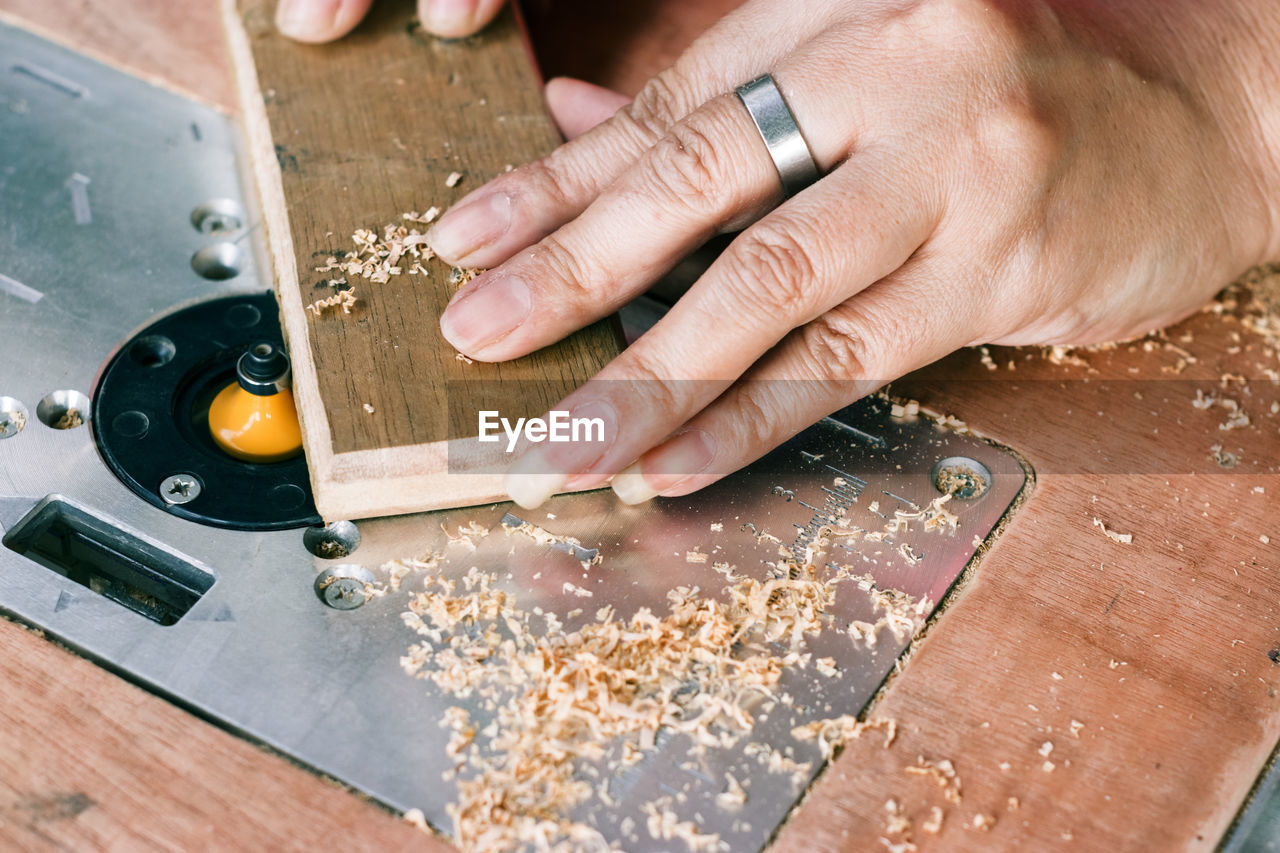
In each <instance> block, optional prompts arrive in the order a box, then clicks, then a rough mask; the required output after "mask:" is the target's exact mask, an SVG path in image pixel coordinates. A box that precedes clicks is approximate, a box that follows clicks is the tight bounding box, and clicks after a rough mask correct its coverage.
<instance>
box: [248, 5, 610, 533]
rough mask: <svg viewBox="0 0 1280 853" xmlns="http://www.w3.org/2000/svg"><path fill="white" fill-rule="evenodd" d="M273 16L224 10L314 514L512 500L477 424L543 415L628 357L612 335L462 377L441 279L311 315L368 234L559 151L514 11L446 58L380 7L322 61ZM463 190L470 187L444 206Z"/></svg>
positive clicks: (404, 20)
mask: <svg viewBox="0 0 1280 853" xmlns="http://www.w3.org/2000/svg"><path fill="white" fill-rule="evenodd" d="M274 7H275V3H274V2H267V0H243V2H239V3H236V2H234V0H226V8H227V10H228V30H229V35H230V42H231V47H232V58H233V62H234V63H235V65H236V67H237V75H238V83H239V87H240V93H241V98H242V103H243V105H244V110H243V115H244V123H245V126H246V129H247V131H248V135H249V139H250V148H251V157H252V160H253V164H254V171H255V175H256V177H257V183H258V187H259V190H260V192H261V196H262V202H263V220H264V222H265V224H266V229H267V239H268V243H269V245H270V250H271V256H272V265H273V268H274V274H275V281H276V289H277V294H278V296H279V300H280V306H281V313H282V316H283V320H284V328H285V335H286V337H287V339H288V341H289V345H290V353H291V355H292V356H293V371H294V394H295V397H296V398H297V401H298V409H299V415H300V418H301V421H302V427H303V438H304V445H305V448H306V451H307V459H308V463H309V466H310V469H311V477H312V484H313V487H314V491H315V499H316V506H317V508H318V509H319V510H320V513H321V515H323V516H324V517H325V518H326V519H330V520H332V519H338V518H364V517H368V516H373V515H387V514H395V513H403V512H409V511H414V510H422V509H435V508H441V507H448V506H465V505H469V504H477V503H483V502H486V501H490V500H494V499H498V498H501V497H503V496H504V493H503V491H502V488H501V471H502V469H503V468H504V467H505V464H506V463H507V462H508V461H509V459H508V458H505V454H504V453H503V452H502V450H501V449H500V448H497V446H496V445H483V446H481V445H478V444H475V443H474V442H469V441H467V440H466V439H467V438H468V437H472V436H475V435H476V432H477V417H478V412H479V411H480V410H481V409H495V410H498V411H500V412H502V413H503V414H504V415H506V416H509V417H512V418H514V417H517V416H536V415H540V414H542V413H543V412H545V411H547V410H548V409H550V408H551V407H552V406H554V405H555V404H556V403H557V402H558V401H559V400H560V399H561V398H562V397H563V396H564V395H565V394H567V393H568V392H569V391H571V390H573V388H575V387H577V386H578V385H580V384H581V383H583V382H585V381H586V380H587V379H589V378H590V377H591V376H593V375H594V374H595V373H596V372H597V371H598V370H599V369H600V368H601V367H603V366H604V365H605V364H606V363H607V362H608V361H609V359H610V358H612V356H614V355H615V354H616V353H617V352H618V351H619V342H618V339H617V336H616V333H615V329H614V327H613V326H612V325H611V324H610V323H608V322H601V323H597V324H595V325H593V326H592V327H590V328H588V329H586V330H583V331H582V332H580V333H578V334H576V335H574V336H573V337H571V338H569V339H568V340H566V341H563V342H561V343H559V344H556V345H553V346H551V347H547V348H546V349H543V350H541V351H539V352H536V353H533V354H532V355H529V356H526V357H524V358H521V359H517V360H515V361H511V362H506V363H503V364H482V363H479V362H476V363H474V364H468V363H464V362H462V361H460V360H458V359H457V358H456V353H455V351H454V350H453V348H452V347H450V346H449V345H448V343H447V342H446V341H445V340H444V338H443V337H442V336H441V334H440V331H439V326H438V320H439V316H440V314H441V312H442V311H443V309H444V307H445V304H446V303H447V302H448V300H449V297H450V296H451V295H452V294H453V292H454V291H455V290H456V285H454V284H451V283H450V281H449V273H450V269H449V267H448V266H446V265H444V264H442V263H440V262H438V261H436V262H429V263H428V264H427V267H428V268H429V269H430V271H431V272H430V274H429V275H410V274H404V275H399V276H394V277H392V278H391V279H390V280H389V281H388V282H386V283H383V284H371V283H369V282H367V281H365V280H364V279H362V278H357V277H352V276H341V275H339V276H337V277H338V278H346V279H348V283H349V284H353V285H354V286H355V292H356V296H357V299H358V302H357V304H356V306H355V308H354V310H353V311H352V312H351V313H350V314H343V313H342V312H341V311H331V312H328V313H326V314H324V315H322V316H319V317H316V316H314V315H313V314H311V313H309V312H307V311H306V310H305V306H306V305H308V304H310V303H312V302H314V301H315V300H317V299H319V298H322V297H326V296H328V295H330V294H331V293H333V290H332V289H331V288H330V287H329V286H328V285H327V284H326V282H327V281H328V280H330V279H333V278H335V274H334V273H332V272H317V271H316V267H317V266H322V265H324V264H325V260H326V258H327V257H330V256H335V255H336V256H339V257H340V256H341V254H342V252H344V251H346V250H349V249H351V248H352V244H351V240H350V235H352V234H353V233H354V232H355V231H356V230H357V229H360V228H370V229H373V230H375V231H377V232H379V233H381V231H382V229H383V226H384V225H386V224H392V223H393V224H396V225H402V224H405V223H404V222H403V221H402V220H401V218H400V217H401V214H402V213H404V212H408V211H425V210H427V209H428V208H429V207H431V206H439V207H440V208H442V209H443V208H447V207H448V206H449V204H450V203H452V202H453V201H454V200H456V199H457V198H459V197H460V196H461V195H463V194H464V193H465V192H466V191H467V190H468V189H470V188H474V187H476V186H479V185H480V184H481V183H483V182H484V181H485V180H487V179H488V178H491V177H493V176H494V175H497V174H499V173H501V172H502V171H503V170H504V169H506V168H510V167H511V166H512V165H518V164H521V163H524V162H526V161H528V160H530V159H533V158H535V157H538V156H541V155H543V154H545V153H547V152H548V151H550V150H551V149H552V148H553V147H554V146H555V144H556V143H557V142H558V136H557V133H556V131H555V128H554V126H553V125H552V123H551V120H550V118H549V116H548V115H547V114H546V111H545V109H544V106H543V103H542V96H541V90H540V87H539V83H538V79H537V76H536V74H535V72H534V71H533V68H532V66H531V63H530V57H529V53H528V49H527V46H526V44H525V42H524V39H523V36H522V33H521V30H520V27H519V25H518V22H517V20H516V18H515V16H514V15H513V14H512V13H511V12H510V11H507V12H505V13H504V14H503V15H502V16H501V17H500V18H499V20H498V21H497V22H495V24H494V25H493V26H492V27H490V28H489V29H487V30H486V31H485V33H484V34H483V35H481V36H477V37H475V38H472V39H467V40H465V41H463V42H442V41H439V40H437V39H435V38H432V37H431V36H429V35H426V34H425V33H423V32H422V31H421V29H420V28H419V27H418V25H417V23H416V21H415V20H414V19H413V16H412V9H411V8H410V5H409V4H403V3H378V4H376V5H375V8H374V10H373V13H372V14H371V17H370V18H369V19H367V20H366V22H365V23H364V24H362V25H361V26H360V27H358V28H357V29H356V31H355V32H354V33H352V34H351V35H350V36H348V37H346V38H344V39H342V40H341V41H339V42H338V43H336V44H333V45H326V46H320V47H318V46H313V45H303V44H298V43H295V42H292V41H290V40H288V39H286V38H284V37H283V36H281V35H279V34H278V33H277V32H276V31H275V29H274V27H273V26H272V19H273V14H274ZM454 172H459V173H461V174H462V175H463V178H462V180H461V182H460V183H459V184H458V185H457V186H455V187H449V186H447V185H446V180H447V178H448V176H449V175H450V174H451V173H454ZM401 266H402V268H404V269H405V271H406V273H407V272H408V269H409V264H402V265H401ZM370 408H371V409H372V411H369V409H370ZM450 441H453V442H454V444H453V445H452V449H450V447H449V446H448V442H450ZM489 448H495V449H494V450H493V452H492V453H487V451H488V450H489ZM480 449H483V450H484V451H486V454H485V455H483V456H481V457H480V458H478V459H475V460H473V461H471V462H470V463H467V466H464V465H463V464H462V462H461V458H460V456H459V455H458V454H461V453H467V454H472V453H476V452H478V450H480ZM451 453H452V454H453V455H452V456H451V455H450V454H451ZM468 466H470V467H468ZM464 467H466V468H467V470H475V471H478V472H479V473H467V474H459V473H458V471H459V470H461V469H462V468H464Z"/></svg>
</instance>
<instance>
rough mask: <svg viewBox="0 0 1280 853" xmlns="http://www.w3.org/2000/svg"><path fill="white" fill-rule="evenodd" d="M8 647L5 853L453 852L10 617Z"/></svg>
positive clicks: (1, 671) (2, 780)
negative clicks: (55, 852)
mask: <svg viewBox="0 0 1280 853" xmlns="http://www.w3.org/2000/svg"><path fill="white" fill-rule="evenodd" d="M0 649H3V651H4V653H3V654H0V684H3V685H4V689H3V690H0V849H4V850H23V851H42V850H121V851H123V850H129V851H142V850H330V849H337V848H341V849H343V850H366V851H371V853H372V851H393V850H404V851H408V850H415V851H425V852H426V853H431V851H446V850H452V849H453V848H452V847H450V846H449V845H447V844H445V843H444V842H442V841H438V840H436V839H434V838H432V837H429V836H427V835H424V834H423V833H422V832H420V831H419V830H417V829H415V828H413V827H411V826H409V825H408V824H406V823H404V822H402V821H399V820H396V819H395V818H393V817H391V816H390V815H388V814H387V813H386V812H384V811H381V810H380V809H378V808H377V807H375V806H373V805H371V804H369V803H368V802H367V801H365V800H362V799H361V798H359V797H356V796H353V795H351V794H350V793H348V792H347V791H346V790H344V789H342V788H340V787H338V786H337V785H334V784H332V783H330V782H326V781H324V780H322V779H320V778H318V777H316V776H314V775H312V774H311V773H309V772H308V771H306V770H304V769H302V768H300V767H296V766H294V765H292V764H290V763H288V762H286V761H285V760H283V759H281V758H279V757H277V756H275V755H271V754H269V753H267V752H264V751H262V750H260V749H258V748H257V747H255V746H253V745H252V744H249V743H247V742H245V741H243V740H241V739H240V738H238V737H235V736H234V735H231V734H228V733H227V732H224V731H222V730H220V729H217V728H215V727H214V726H211V725H209V724H208V723H204V722H201V721H200V720H198V719H196V718H195V717H193V716H191V715H190V714H188V713H186V712H185V711H183V710H181V709H179V708H177V707H175V706H173V705H170V704H169V703H168V702H165V701H163V700H161V699H158V698H156V697H155V696H152V695H151V694H149V693H146V692H144V691H142V690H140V689H138V688H137V687H134V686H133V685H131V684H128V683H126V682H125V681H123V680H121V679H119V678H116V677H115V676H114V675H112V674H111V673H109V672H107V671H106V670H104V669H101V668H100V667H98V666H96V665H95V664H93V663H92V662H90V661H88V660H85V659H83V658H80V657H77V656H76V655H74V654H71V653H70V652H67V651H64V650H63V649H61V648H58V647H57V646H55V645H53V644H52V643H49V642H47V641H45V640H44V639H42V638H41V637H40V636H39V635H37V634H33V633H31V632H30V631H28V630H26V629H25V628H21V627H19V626H18V625H15V624H14V623H12V622H9V621H6V620H4V619H0Z"/></svg>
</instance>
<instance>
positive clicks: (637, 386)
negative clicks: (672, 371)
mask: <svg viewBox="0 0 1280 853" xmlns="http://www.w3.org/2000/svg"><path fill="white" fill-rule="evenodd" d="M625 381H626V382H627V383H628V386H629V387H628V388H627V392H628V395H629V396H635V397H636V398H638V399H639V400H642V401H644V402H643V405H644V407H645V408H647V409H649V410H650V411H655V412H679V411H682V410H683V409H684V407H685V399H684V398H685V396H687V395H686V394H685V393H682V391H681V389H682V388H683V387H684V386H686V385H687V384H688V383H686V382H678V381H672V380H671V378H670V377H669V376H668V375H665V374H664V372H663V371H662V370H661V369H660V368H659V366H658V365H657V364H654V363H653V362H652V361H651V360H649V359H647V358H643V357H641V358H637V359H635V360H634V361H632V363H631V364H630V365H628V367H627V377H626V380H625Z"/></svg>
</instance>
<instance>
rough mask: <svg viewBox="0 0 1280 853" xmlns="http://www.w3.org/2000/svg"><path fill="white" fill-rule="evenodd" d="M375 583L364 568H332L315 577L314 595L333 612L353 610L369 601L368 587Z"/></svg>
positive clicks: (350, 566)
mask: <svg viewBox="0 0 1280 853" xmlns="http://www.w3.org/2000/svg"><path fill="white" fill-rule="evenodd" d="M375 581H376V578H374V576H373V574H372V573H371V572H370V571H369V570H368V569H366V568H365V567H364V566H355V565H350V564H344V565H341V566H333V567H332V568H328V569H325V570H324V571H323V572H321V573H320V574H319V575H317V576H316V584H315V587H316V595H318V596H320V600H321V601H323V602H324V603H325V604H327V605H329V606H330V607H332V608H333V609H334V610H355V609H356V608H357V607H359V606H361V605H362V604H364V603H365V602H366V601H368V600H369V585H370V584H372V583H374V582H375Z"/></svg>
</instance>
